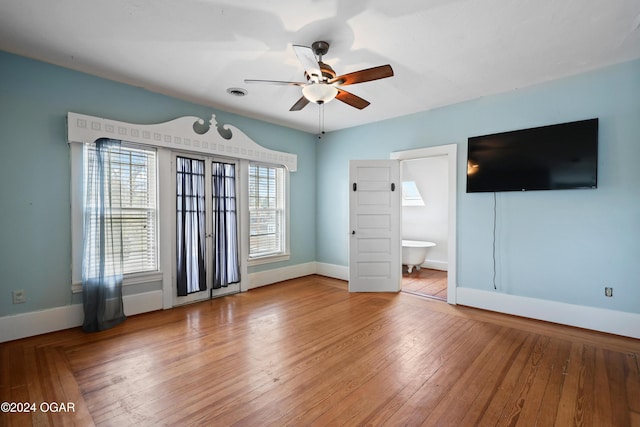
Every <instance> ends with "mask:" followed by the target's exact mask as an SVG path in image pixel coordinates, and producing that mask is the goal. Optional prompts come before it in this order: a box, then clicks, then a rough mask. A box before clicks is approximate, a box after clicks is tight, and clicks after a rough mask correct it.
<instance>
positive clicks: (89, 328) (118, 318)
mask: <svg viewBox="0 0 640 427" xmlns="http://www.w3.org/2000/svg"><path fill="white" fill-rule="evenodd" d="M85 149H87V150H90V151H89V153H88V154H89V155H88V156H87V168H86V171H87V172H86V173H87V176H85V180H84V181H85V187H84V252H83V257H82V302H83V308H84V322H83V324H82V329H83V330H84V331H85V332H97V331H102V330H105V329H109V328H111V327H113V326H116V325H118V324H120V323H122V322H123V321H124V320H125V319H126V316H125V314H124V309H123V306H122V276H123V274H122V260H123V255H122V212H121V178H122V177H121V174H120V172H121V171H120V167H119V165H120V164H121V159H120V157H121V154H120V141H115V140H110V139H99V140H97V141H96V142H95V144H93V145H89V146H87V147H86V148H85Z"/></svg>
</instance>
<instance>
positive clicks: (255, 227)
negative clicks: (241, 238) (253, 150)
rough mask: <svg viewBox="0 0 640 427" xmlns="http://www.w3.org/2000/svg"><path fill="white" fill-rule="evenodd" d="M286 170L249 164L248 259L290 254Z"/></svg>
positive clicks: (279, 167) (278, 167)
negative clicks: (287, 228)
mask: <svg viewBox="0 0 640 427" xmlns="http://www.w3.org/2000/svg"><path fill="white" fill-rule="evenodd" d="M285 175H286V169H285V168H284V167H282V166H273V165H263V164H250V165H249V258H250V259H260V258H270V257H274V256H282V255H286V254H287V239H286V208H285V200H286V189H285Z"/></svg>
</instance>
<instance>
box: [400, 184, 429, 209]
mask: <svg viewBox="0 0 640 427" xmlns="http://www.w3.org/2000/svg"><path fill="white" fill-rule="evenodd" d="M402 206H424V200H422V196H421V195H420V191H418V186H417V185H416V183H415V181H402Z"/></svg>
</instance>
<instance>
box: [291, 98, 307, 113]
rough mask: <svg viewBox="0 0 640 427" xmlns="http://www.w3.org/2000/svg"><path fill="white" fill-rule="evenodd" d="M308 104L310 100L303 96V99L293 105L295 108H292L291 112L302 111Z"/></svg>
mask: <svg viewBox="0 0 640 427" xmlns="http://www.w3.org/2000/svg"><path fill="white" fill-rule="evenodd" d="M308 103H309V100H308V99H307V98H305V97H304V96H303V97H302V98H300V99H298V101H297V102H296V103H295V104H293V107H291V108H290V109H289V111H300V110H302V109H303V108H304V107H306V106H307V104H308Z"/></svg>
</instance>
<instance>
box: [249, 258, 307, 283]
mask: <svg viewBox="0 0 640 427" xmlns="http://www.w3.org/2000/svg"><path fill="white" fill-rule="evenodd" d="M316 270H317V268H316V263H315V262H308V263H305V264H297V265H292V266H289V267H282V268H275V269H273V270H265V271H259V272H257V273H251V274H249V289H254V288H259V287H260V286H266V285H271V284H273V283H278V282H282V281H283V280H289V279H295V278H296V277H303V276H308V275H310V274H315V273H316Z"/></svg>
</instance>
